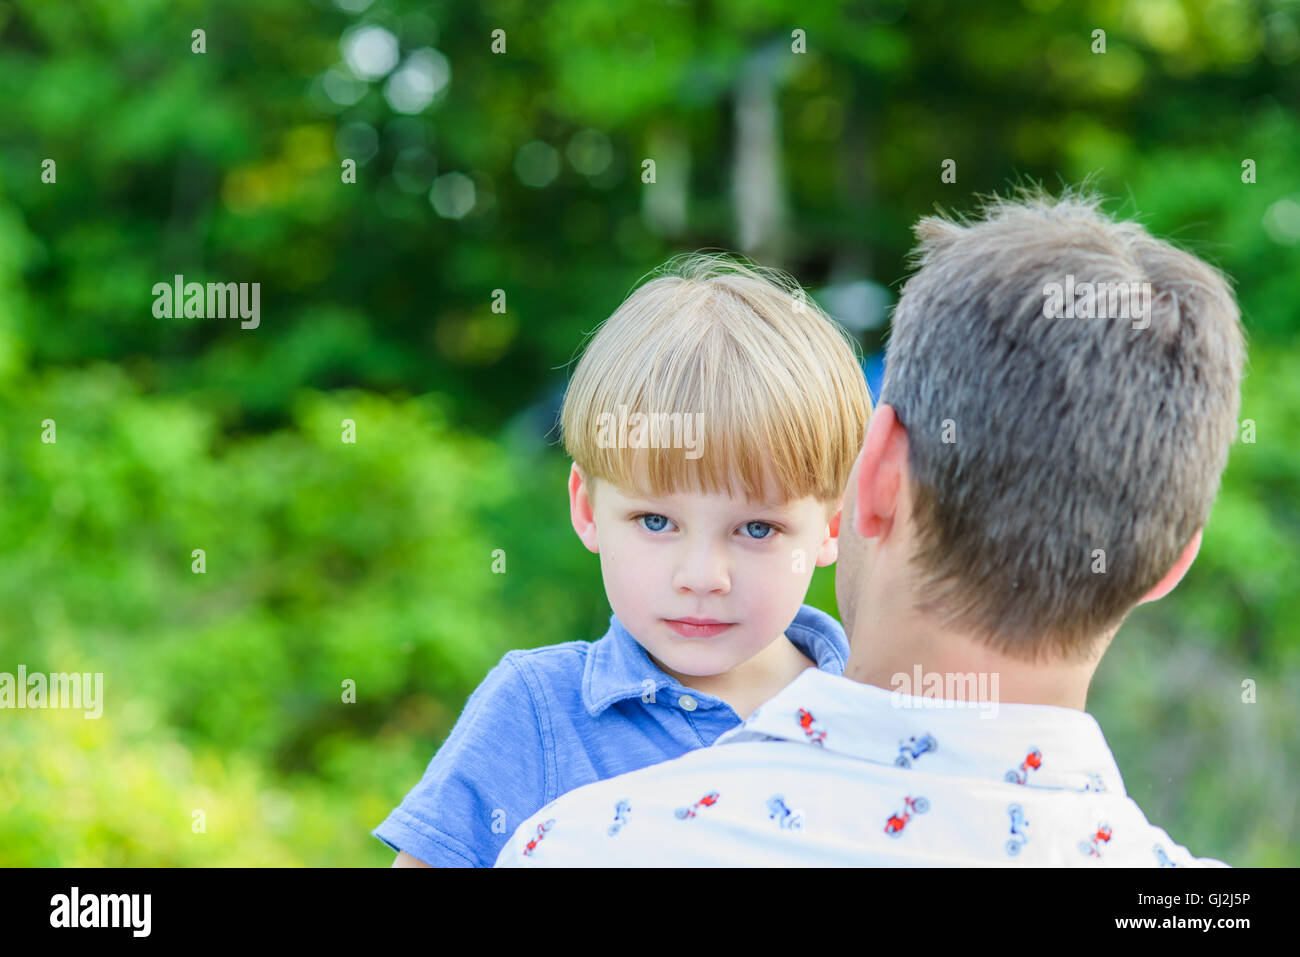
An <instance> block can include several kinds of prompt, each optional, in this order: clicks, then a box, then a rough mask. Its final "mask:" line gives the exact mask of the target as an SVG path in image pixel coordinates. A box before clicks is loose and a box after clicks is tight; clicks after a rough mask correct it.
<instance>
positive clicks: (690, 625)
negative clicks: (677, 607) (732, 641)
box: [664, 618, 735, 638]
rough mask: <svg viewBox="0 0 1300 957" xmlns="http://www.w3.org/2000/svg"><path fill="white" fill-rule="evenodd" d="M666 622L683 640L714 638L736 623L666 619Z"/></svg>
mask: <svg viewBox="0 0 1300 957" xmlns="http://www.w3.org/2000/svg"><path fill="white" fill-rule="evenodd" d="M664 622H665V624H667V625H668V627H669V628H671V629H672V630H673V631H675V632H677V634H679V635H681V636H682V637H683V638H712V637H713V636H714V635H720V634H722V633H723V632H724V631H726V630H727V629H728V628H730V627H731V626H732V625H734V624H735V622H734V621H718V620H717V619H716V618H665V619H664Z"/></svg>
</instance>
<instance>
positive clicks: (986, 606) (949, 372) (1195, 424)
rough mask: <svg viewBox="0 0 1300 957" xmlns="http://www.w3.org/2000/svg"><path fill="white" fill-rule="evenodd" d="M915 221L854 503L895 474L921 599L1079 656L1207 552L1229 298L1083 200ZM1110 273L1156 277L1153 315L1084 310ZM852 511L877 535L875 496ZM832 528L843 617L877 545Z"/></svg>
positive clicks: (1234, 318)
mask: <svg viewBox="0 0 1300 957" xmlns="http://www.w3.org/2000/svg"><path fill="white" fill-rule="evenodd" d="M916 233H917V236H918V238H919V240H920V245H919V248H918V250H917V257H916V258H917V261H918V263H919V266H920V269H919V271H918V272H916V273H915V274H914V275H913V276H912V277H911V278H910V279H909V281H908V282H907V284H906V285H905V287H904V289H903V294H902V297H901V298H900V300H899V303H898V306H897V309H896V310H895V314H894V320H893V331H892V335H891V339H890V343H889V350H888V355H887V361H886V373H885V383H884V388H883V392H882V396H881V408H880V409H879V410H878V411H877V415H876V417H875V419H874V420H873V422H872V428H871V432H873V433H876V434H875V435H874V436H873V435H871V434H869V435H868V438H867V442H866V448H865V450H864V454H863V456H862V459H861V461H860V462H859V469H858V470H856V471H855V479H854V481H853V484H854V485H855V486H856V487H855V488H854V489H853V491H852V492H851V493H850V496H851V497H855V498H858V499H860V498H861V495H862V493H863V492H864V491H865V492H866V493H867V494H868V495H871V496H874V500H875V501H876V502H878V500H880V499H881V497H882V494H883V493H882V491H881V487H876V486H874V485H871V483H872V482H877V483H878V482H879V480H880V477H881V476H882V475H884V476H889V475H899V476H901V479H900V480H899V482H898V483H896V484H901V485H902V486H903V487H901V488H899V489H897V492H898V503H897V504H898V505H901V506H902V508H901V510H900V511H899V512H898V513H897V515H896V517H897V518H898V520H899V524H898V526H897V528H896V529H895V532H896V534H897V535H903V536H905V537H906V538H907V539H908V541H907V543H906V544H907V547H906V548H905V549H902V550H901V551H900V550H898V549H895V551H894V554H902V553H905V554H906V555H907V558H908V562H907V565H908V568H907V572H906V578H907V580H908V582H909V584H910V586H911V590H912V596H911V600H912V602H913V605H914V607H915V608H916V609H917V610H918V611H920V612H922V613H928V614H931V615H934V616H936V618H937V620H940V621H942V622H943V623H944V624H945V626H947V627H949V628H952V629H954V630H957V631H961V632H964V633H966V634H968V635H970V636H972V637H975V638H977V639H978V640H979V641H981V642H982V643H983V644H985V645H986V646H987V647H989V648H991V649H994V650H996V651H998V652H1001V653H1004V654H1007V655H1009V656H1011V657H1013V658H1018V659H1022V660H1026V661H1032V660H1038V659H1040V658H1051V659H1075V660H1078V659H1081V658H1087V657H1089V656H1093V655H1095V654H1096V652H1097V644H1098V641H1099V639H1104V638H1105V637H1106V636H1108V635H1111V634H1113V633H1114V631H1115V629H1117V628H1118V627H1119V625H1120V623H1121V622H1122V621H1123V619H1124V617H1125V616H1126V615H1127V614H1128V612H1129V611H1130V610H1131V609H1132V608H1133V607H1134V606H1135V605H1136V604H1138V603H1140V602H1141V601H1145V600H1153V599H1155V598H1158V597H1160V596H1161V595H1162V594H1164V592H1166V591H1168V590H1169V589H1170V588H1172V587H1173V585H1174V584H1176V582H1177V580H1178V578H1179V577H1181V575H1182V573H1183V572H1184V571H1185V570H1186V567H1187V566H1188V565H1189V564H1190V562H1191V559H1192V558H1193V557H1194V555H1195V551H1196V548H1197V546H1198V545H1199V541H1200V530H1201V528H1202V527H1203V525H1204V524H1205V521H1206V518H1207V516H1208V514H1209V510H1210V505H1211V503H1212V501H1213V499H1214V497H1215V494H1216V492H1217V489H1218V483H1219V477H1220V475H1221V473H1222V471H1223V469H1224V466H1225V463H1226V459H1227V455H1228V447H1229V445H1230V444H1231V442H1232V440H1233V437H1234V435H1235V432H1236V425H1237V413H1238V408H1239V401H1240V399H1239V384H1240V378H1241V371H1242V363H1243V358H1244V346H1243V340H1242V332H1241V327H1240V324H1239V319H1238V310H1237V307H1236V304H1235V302H1234V299H1233V295H1232V292H1231V290H1230V288H1229V286H1228V284H1227V282H1226V281H1225V279H1224V278H1223V276H1222V275H1221V274H1220V273H1219V272H1218V271H1217V270H1216V269H1214V268H1213V267H1211V266H1209V265H1207V264H1206V263H1204V262H1202V261H1201V260H1199V259H1197V258H1196V257H1194V256H1192V255H1190V254H1188V253H1185V252H1183V251H1181V250H1178V249H1176V248H1174V247H1173V246H1171V245H1169V244H1168V243H1165V242H1162V241H1159V240H1157V239H1154V238H1152V237H1151V236H1150V235H1149V234H1148V233H1147V232H1146V230H1145V229H1144V228H1143V227H1142V226H1140V225H1138V224H1137V223H1133V222H1114V221H1112V220H1111V219H1110V218H1108V217H1107V216H1106V215H1105V214H1104V213H1102V212H1100V210H1099V208H1098V200H1097V199H1096V198H1093V197H1088V196H1082V195H1078V194H1067V195H1066V196H1065V197H1063V198H1062V199H1060V200H1054V199H1051V198H1049V197H1046V196H1043V195H1041V194H1030V195H1028V196H1025V197H1022V198H1020V199H1017V200H993V201H992V202H990V203H989V204H988V205H987V206H986V208H985V209H984V210H983V215H982V217H981V218H980V219H979V220H978V221H975V222H952V221H949V220H946V219H942V218H937V217H927V218H925V219H923V220H921V222H920V223H919V224H918V225H917V227H916ZM1120 283H1123V284H1130V283H1137V284H1139V286H1140V285H1141V284H1143V283H1149V284H1150V286H1149V289H1150V297H1151V298H1150V305H1149V313H1148V314H1146V315H1140V316H1139V315H1134V316H1132V317H1128V316H1125V317H1123V318H1083V317H1082V316H1083V315H1086V314H1087V311H1086V310H1085V309H1084V308H1082V307H1083V306H1084V302H1083V293H1084V290H1086V289H1092V290H1093V292H1092V293H1089V295H1095V300H1094V302H1093V303H1092V304H1091V305H1092V307H1093V308H1092V312H1093V313H1094V314H1096V313H1097V312H1104V311H1105V310H1104V306H1103V307H1102V308H1101V309H1099V308H1097V306H1098V304H1100V303H1102V299H1103V297H1104V296H1105V295H1106V292H1107V290H1108V289H1113V288H1117V284H1120ZM1108 284H1109V285H1108ZM1126 288H1138V287H1127V286H1126ZM1062 289H1066V290H1070V291H1071V293H1073V294H1074V295H1075V296H1078V297H1079V299H1078V301H1077V303H1075V302H1071V303H1068V304H1066V305H1067V310H1066V311H1065V314H1066V315H1070V316H1071V318H1064V317H1061V316H1062V312H1061V310H1060V309H1053V308H1047V309H1045V306H1060V305H1061V304H1062V303H1061V295H1060V294H1061V290H1062ZM1054 297H1055V302H1053V301H1052V300H1053V298H1054ZM1076 304H1077V305H1079V306H1080V307H1081V308H1079V309H1078V310H1076V309H1074V308H1073V307H1074V306H1075V305H1076ZM1110 304H1111V307H1112V309H1111V315H1114V309H1113V306H1114V300H1113V299H1112V300H1111V301H1110ZM1045 313H1047V314H1045ZM1049 314H1050V315H1049ZM886 407H889V408H888V409H886ZM882 412H884V413H886V414H884V415H882V414H881V413H882ZM873 439H874V443H873ZM873 448H874V451H873ZM882 464H883V466H884V471H883V472H882V471H880V468H881V466H882ZM864 476H865V479H864ZM859 479H864V480H863V481H858V480H859ZM868 480H869V481H868ZM884 488H885V491H886V492H888V491H889V489H888V487H887V486H886V487H884ZM883 497H884V498H889V496H888V495H887V494H885V495H883ZM856 504H857V506H858V511H859V512H860V513H861V514H860V515H859V518H860V519H862V520H861V521H860V522H859V523H857V525H856V526H855V527H856V528H857V530H858V532H860V533H863V534H866V535H868V536H873V537H874V536H876V535H879V533H880V532H881V531H882V529H883V528H884V526H882V525H881V524H880V523H878V522H874V521H873V520H872V518H871V512H872V509H873V508H874V504H875V503H874V502H868V503H866V507H865V508H863V505H864V503H863V502H862V501H860V500H859V501H857V502H856ZM890 508H891V509H893V508H894V505H890ZM891 514H893V513H892V512H891ZM846 517H847V516H846ZM846 524H853V523H847V522H846ZM842 538H843V543H842V552H843V554H842V558H841V563H840V566H839V575H838V576H837V578H843V579H844V581H843V582H840V583H838V587H839V591H840V593H841V609H842V611H844V612H845V615H846V625H848V624H849V622H848V614H849V611H848V609H845V607H844V606H845V605H849V606H850V607H852V606H853V604H854V603H855V600H856V599H855V596H854V595H853V594H848V592H851V591H853V590H860V588H861V586H862V585H863V584H864V581H863V576H864V572H863V569H864V568H866V566H867V565H868V564H870V563H871V561H872V559H871V555H872V546H871V545H869V544H868V543H866V542H864V541H862V540H861V539H859V538H857V537H855V533H854V530H853V529H846V530H845V532H844V534H843V536H842Z"/></svg>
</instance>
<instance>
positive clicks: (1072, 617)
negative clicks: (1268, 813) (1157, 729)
mask: <svg viewBox="0 0 1300 957" xmlns="http://www.w3.org/2000/svg"><path fill="white" fill-rule="evenodd" d="M917 235H918V238H919V239H920V248H919V250H918V257H917V258H918V262H919V265H920V268H919V270H918V271H917V272H916V274H915V275H913V276H912V277H911V279H910V280H909V281H908V283H907V285H906V286H905V287H904V290H903V295H902V297H901V299H900V301H899V303H898V307H897V310H896V313H895V316H894V323H893V333H892V338H891V340H890V344H889V352H888V357H887V364H886V374H885V383H884V387H883V390H882V397H881V399H882V401H881V404H880V406H879V407H878V409H877V410H876V412H875V413H874V415H873V416H872V419H871V422H870V425H869V427H868V430H867V435H866V439H865V442H864V444H863V448H862V451H861V453H860V455H859V457H858V460H857V462H856V464H855V466H854V470H853V473H852V475H851V476H850V478H849V484H848V488H847V489H846V492H845V499H844V505H843V510H842V512H841V515H842V516H843V521H842V523H841V522H838V521H837V525H838V526H839V527H838V529H837V531H838V532H839V540H840V551H841V556H840V559H839V563H838V567H837V570H836V594H837V597H838V601H839V606H840V611H841V613H842V615H843V618H844V624H845V628H846V631H847V633H848V635H849V639H850V647H851V655H850V658H849V662H848V665H847V667H846V669H845V674H844V677H842V678H841V677H835V676H833V675H828V674H825V673H822V672H818V671H816V670H815V669H809V670H806V671H804V672H803V673H802V674H800V676H799V677H798V678H796V679H795V680H794V681H793V682H792V683H791V684H789V685H788V686H787V687H786V688H785V689H784V690H782V691H781V692H779V693H778V694H777V695H776V696H775V697H774V698H772V699H771V700H769V701H767V702H765V703H764V704H763V705H762V706H761V707H760V708H759V709H758V711H756V712H755V713H754V714H753V715H751V716H750V718H749V719H748V720H747V721H746V722H745V724H744V725H743V726H741V727H739V728H736V729H735V730H733V731H730V732H728V733H727V734H724V735H723V736H722V737H720V738H719V739H718V741H717V743H716V744H715V745H714V746H713V747H710V748H702V749H700V750H698V751H694V752H691V753H689V754H686V755H684V756H682V757H680V758H677V759H675V760H672V761H668V762H665V763H663V764H659V765H655V766H652V767H649V768H645V769H642V770H640V771H636V772H633V773H631V774H626V775H622V776H620V777H616V778H610V779H608V780H605V781H601V782H598V783H596V784H592V785H589V786H586V787H583V788H580V789H578V790H576V791H572V792H570V793H569V794H566V795H564V796H562V797H561V798H559V799H558V800H556V801H554V802H552V803H551V804H550V805H548V806H547V807H546V808H544V809H543V810H542V811H540V812H539V813H537V814H536V815H534V816H533V817H531V818H529V819H528V820H526V821H525V822H524V823H523V824H522V825H520V827H519V829H518V830H517V831H516V832H515V834H514V836H513V837H512V838H511V840H510V842H509V843H507V845H506V846H505V848H504V849H503V850H502V852H501V854H500V856H499V857H498V859H497V865H498V866H575V865H577V866H601V865H616V866H620V865H637V866H644V865H652V866H653V865H667V866H708V865H761V866H772V865H818V864H824V865H850V866H852V865H866V866H874V865H909V864H910V865H939V864H951V865H988V864H1000V863H1017V864H1020V863H1023V864H1028V865H1038V866H1042V865H1053V866H1103V865H1121V866H1171V865H1172V866H1187V865H1196V864H1202V865H1205V864H1208V865H1221V864H1222V862H1220V861H1215V860H1212V859H1206V858H1196V857H1195V856H1193V855H1192V854H1191V853H1190V852H1189V851H1188V850H1187V849H1186V848H1184V847H1183V846H1181V845H1179V844H1177V843H1175V842H1174V841H1173V840H1172V839H1171V838H1170V837H1169V835H1168V834H1166V833H1165V832H1164V831H1163V830H1161V829H1159V828H1157V827H1155V826H1153V825H1152V824H1150V823H1149V822H1148V821H1147V820H1146V817H1145V816H1144V815H1143V813H1142V811H1141V810H1140V809H1139V808H1138V806H1137V805H1136V804H1135V803H1134V802H1133V801H1132V800H1131V799H1130V798H1128V797H1127V795H1126V794H1125V791H1124V783H1123V781H1122V779H1121V777H1120V774H1119V770H1118V768H1117V767H1116V765H1115V761H1114V759H1113V757H1112V756H1111V752H1110V748H1109V747H1108V745H1107V744H1106V741H1105V738H1104V737H1103V735H1102V733H1101V730H1100V728H1099V727H1098V725H1097V723H1096V722H1095V721H1094V720H1093V718H1092V717H1091V716H1089V715H1088V714H1087V713H1086V712H1085V711H1084V710H1083V709H1084V706H1085V704H1086V701H1087V693H1088V686H1089V684H1090V682H1091V681H1092V677H1093V674H1094V673H1095V672H1096V668H1097V665H1098V663H1099V662H1100V660H1101V657H1102V655H1103V654H1104V653H1105V651H1106V649H1107V647H1108V646H1109V644H1110V642H1111V640H1112V639H1113V638H1114V636H1115V634H1116V632H1117V630H1118V629H1119V626H1120V625H1121V624H1122V623H1123V621H1124V619H1125V617H1126V616H1127V615H1128V613H1129V612H1130V611H1131V610H1132V609H1133V608H1134V607H1135V606H1136V605H1138V604H1141V603H1143V602H1147V601H1154V600H1156V599H1159V598H1161V597H1162V596H1164V595H1165V594H1167V593H1168V592H1169V591H1170V590H1171V589H1172V588H1173V587H1174V586H1175V585H1176V584H1177V583H1178V581H1179V580H1180V579H1181V578H1182V577H1183V575H1184V574H1185V573H1186V571H1187V568H1188V567H1189V566H1190V565H1191V563H1192V560H1193V559H1194V558H1195V556H1196V552H1197V549H1198V548H1199V546H1200V542H1201V530H1202V528H1203V526H1204V524H1205V521H1206V519H1207V516H1208V514H1209V509H1210V505H1211V503H1212V501H1213V499H1214V496H1215V494H1216V492H1217V489H1218V482H1219V477H1220V475H1221V473H1222V471H1223V468H1224V466H1225V464H1226V460H1227V454H1228V448H1229V446H1230V444H1231V442H1232V439H1233V437H1234V435H1235V433H1236V419H1237V413H1238V408H1239V401H1240V399H1239V388H1240V378H1241V369H1242V362H1243V357H1244V347H1243V341H1242V333H1241V329H1240V324H1239V318H1238V311H1237V307H1236V304H1235V302H1234V300H1233V296H1232V293H1231V290H1230V289H1229V287H1228V285H1227V283H1226V282H1225V280H1224V279H1223V277H1222V276H1221V275H1220V274H1219V273H1218V272H1217V271H1216V270H1215V269H1213V268H1212V267H1210V266H1208V265H1206V264H1205V263H1203V262H1201V261H1200V260H1198V259H1196V258H1195V257H1193V256H1191V255H1189V254H1187V253H1184V252H1182V251H1180V250H1177V249H1175V248H1174V247H1172V246H1170V245H1168V244H1167V243H1164V242H1160V241H1158V240H1156V239H1153V238H1152V237H1151V236H1150V235H1148V234H1147V232H1146V231H1145V230H1144V229H1143V228H1142V227H1141V226H1140V225H1138V224H1136V223H1131V222H1113V221H1111V220H1110V219H1109V218H1108V217H1106V216H1105V215H1104V214H1103V213H1101V212H1100V211H1099V209H1098V201H1097V200H1096V199H1095V198H1092V197H1087V196H1081V195H1078V194H1067V195H1066V196H1064V197H1063V198H1061V199H1060V200H1053V199H1051V198H1048V197H1045V196H1042V195H1037V194H1031V195H1027V196H1024V197H1022V198H1020V199H1018V200H1014V201H1013V200H993V201H991V202H990V203H989V204H988V205H987V206H986V208H985V209H984V210H983V216H982V218H981V219H979V220H978V221H976V222H974V223H958V222H952V221H947V220H944V219H941V218H936V217H928V218H926V219H923V220H922V221H921V222H920V223H919V224H918V226H917ZM1120 289H1122V290H1124V294H1123V295H1118V294H1117V290H1120ZM1130 291H1131V292H1132V293H1133V294H1132V295H1129V294H1128V293H1129V292H1130ZM725 598H726V596H725V595H722V594H713V593H711V594H710V595H708V596H701V598H700V600H701V601H702V602H705V603H707V602H708V601H713V602H716V603H718V604H719V605H722V604H724V603H725ZM886 689H891V690H886ZM664 706H665V707H671V706H672V704H671V703H670V702H666V703H665V705H664Z"/></svg>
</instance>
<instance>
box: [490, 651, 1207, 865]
mask: <svg viewBox="0 0 1300 957" xmlns="http://www.w3.org/2000/svg"><path fill="white" fill-rule="evenodd" d="M936 865H954V866H997V865H1027V866H1039V867H1041V866H1051V867H1105V866H1120V867H1157V866H1159V867H1187V866H1217V867H1226V866H1228V865H1226V864H1224V863H1223V862H1222V861H1218V860H1214V859H1213V858H1197V857H1194V856H1193V855H1192V854H1191V853H1190V852H1189V851H1188V850H1187V848H1185V847H1183V846H1182V845H1180V844H1176V843H1174V841H1173V840H1172V839H1171V838H1170V837H1169V835H1168V834H1167V833H1165V831H1163V830H1162V829H1160V828H1158V827H1155V826H1154V825H1152V824H1150V823H1149V822H1148V821H1147V819H1146V816H1145V815H1144V814H1143V813H1142V810H1141V809H1140V808H1139V807H1138V806H1137V804H1136V803H1134V801H1133V800H1132V798H1130V797H1128V795H1127V794H1126V793H1125V791H1124V782H1123V780H1122V779H1121V777H1120V773H1119V768H1118V767H1117V766H1116V764H1115V759H1114V757H1113V756H1112V755H1111V752H1110V748H1109V746H1108V745H1107V744H1106V739H1105V737H1104V736H1103V735H1102V732H1101V728H1100V727H1099V726H1098V724H1097V722H1096V720H1095V719H1094V718H1093V717H1092V716H1091V715H1089V714H1087V713H1086V712H1083V711H1077V710H1075V709H1073V708H1062V707H1054V706H1049V705H1029V704H1002V703H998V704H996V706H994V705H991V704H989V703H987V702H986V703H983V704H979V705H976V704H963V703H961V702H953V701H944V700H942V699H933V698H918V697H913V696H911V695H905V694H900V693H899V692H896V691H894V692H891V691H885V690H883V689H881V688H877V687H874V686H872V685H866V684H861V683H859V682H856V681H853V680H851V679H849V678H844V677H837V676H834V675H830V674H827V673H826V672H824V671H818V670H816V669H812V668H810V669H808V670H806V671H804V672H803V673H802V674H800V675H799V677H798V678H796V679H795V680H794V681H792V682H791V683H790V684H789V685H787V686H786V687H785V688H784V689H783V690H782V691H781V692H779V693H778V694H777V695H776V696H775V697H774V698H772V699H770V700H769V701H767V702H765V703H764V704H763V705H762V707H761V708H759V709H758V710H757V711H755V712H754V713H753V714H752V715H750V717H749V718H748V719H747V720H746V721H745V722H744V724H742V725H741V726H739V727H737V728H734V729H733V730H731V731H728V732H727V733H725V734H723V735H722V736H721V737H719V738H718V740H717V741H716V742H715V743H714V744H713V746H712V747H708V748H701V749H699V750H696V751H692V752H690V753H688V754H685V755H682V756H681V757H679V758H675V759H673V760H671V761H665V762H664V763H662V764H656V765H652V766H650V767H647V768H642V769H641V770H639V771H633V772H631V773H630V774H623V775H620V776H619V777H614V778H609V779H606V780H603V781H597V782H596V783H594V784H589V785H586V786H585V787H581V788H578V789H577V790H574V791H570V792H569V793H568V794H564V795H561V796H560V797H559V798H557V799H556V800H554V801H552V802H551V803H550V804H548V805H547V806H546V807H544V808H542V809H541V810H540V811H538V812H537V813H536V814H534V815H533V816H532V817H530V818H528V819H527V820H525V821H524V822H523V823H522V824H521V825H520V826H519V828H518V829H517V830H516V831H515V833H514V835H513V836H512V837H511V839H510V840H509V841H508V842H507V843H506V845H505V847H504V848H502V850H501V853H500V855H499V856H498V857H497V861H496V866H497V867H606V866H609V867H646V866H649V867H712V866H720V867H726V866H732V867H774V866H787V867H790V866H794V867H798V866H847V867H860V866H866V867H895V866H923V867H924V866H936Z"/></svg>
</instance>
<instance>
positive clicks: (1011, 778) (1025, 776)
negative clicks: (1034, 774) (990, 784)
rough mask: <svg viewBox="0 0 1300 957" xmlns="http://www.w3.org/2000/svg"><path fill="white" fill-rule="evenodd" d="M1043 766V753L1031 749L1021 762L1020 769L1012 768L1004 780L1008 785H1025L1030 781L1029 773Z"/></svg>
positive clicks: (1004, 776)
mask: <svg viewBox="0 0 1300 957" xmlns="http://www.w3.org/2000/svg"><path fill="white" fill-rule="evenodd" d="M1042 766H1043V752H1042V751H1039V750H1038V749H1037V748H1030V749H1029V753H1028V754H1027V755H1025V759H1024V760H1023V761H1021V762H1020V767H1019V768H1012V769H1011V770H1010V771H1008V772H1007V773H1006V774H1005V775H1003V779H1004V780H1005V781H1006V782H1007V783H1008V784H1024V783H1026V782H1027V781H1028V780H1029V772H1030V771H1037V770H1038V769H1039V768H1041V767H1042Z"/></svg>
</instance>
